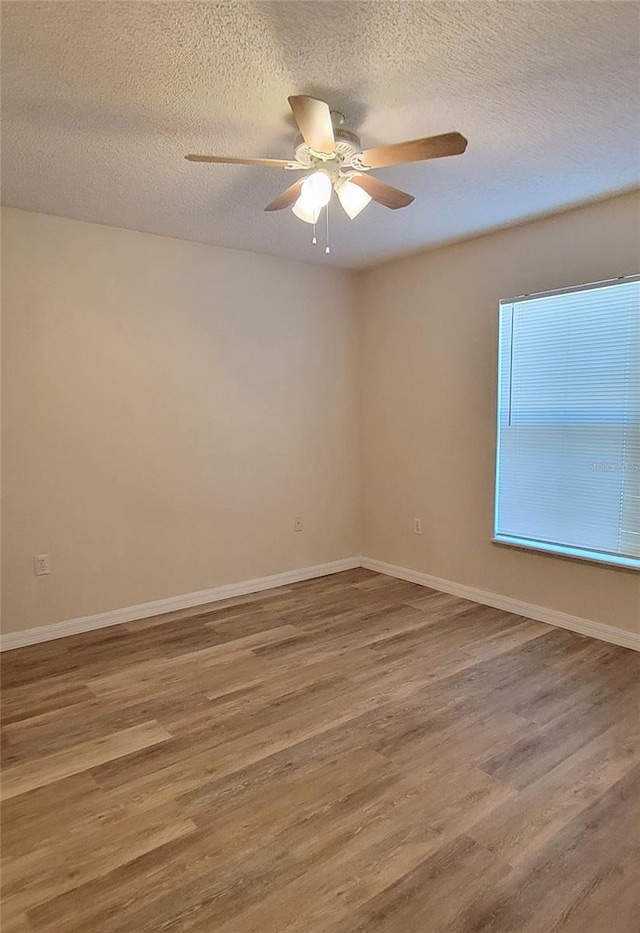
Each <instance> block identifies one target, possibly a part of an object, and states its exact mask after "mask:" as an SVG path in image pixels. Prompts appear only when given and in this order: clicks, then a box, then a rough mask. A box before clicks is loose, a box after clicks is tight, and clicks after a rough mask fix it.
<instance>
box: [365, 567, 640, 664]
mask: <svg viewBox="0 0 640 933" xmlns="http://www.w3.org/2000/svg"><path fill="white" fill-rule="evenodd" d="M360 563H361V566H362V567H366V568H367V570H375V571H376V572H377V573H384V574H386V575H387V576H389V577H398V579H400V580H408V581H409V582H411V583H418V584H420V586H429V587H431V589H433V590H440V591H441V592H443V593H451V595H452V596H460V597H462V598H463V599H471V600H473V602H475V603H481V604H482V605H483V606H492V607H493V608H494V609H504V610H505V612H513V613H514V614H515V615H519V616H525V617H526V618H527V619H535V620H536V621H537V622H547V623H548V624H549V625H556V626H558V627H559V628H566V629H569V630H570V631H572V632H578V633H579V634H580V635H589V636H590V637H591V638H599V639H600V640H601V641H608V642H610V643H611V644H613V645H620V646H621V647H623V648H633V649H634V651H640V633H639V634H636V633H635V632H628V631H626V630H625V629H621V628H615V626H613V625H605V624H604V623H602V622H592V621H591V620H590V619H582V618H580V616H573V615H569V613H567V612H560V611H559V610H558V609H548V608H546V607H545V606H536V605H534V604H533V603H525V602H522V601H521V600H519V599H512V598H511V597H510V596H500V595H499V594H498V593H489V592H487V590H479V589H477V588H476V587H475V586H465V584H463V583H453V582H452V581H451V580H441V579H440V578H439V577H431V576H429V574H427V573H420V571H418V570H408V569H407V568H406V567H396V566H395V564H386V563H384V561H381V560H372V559H371V558H369V557H363V558H361V561H360Z"/></svg>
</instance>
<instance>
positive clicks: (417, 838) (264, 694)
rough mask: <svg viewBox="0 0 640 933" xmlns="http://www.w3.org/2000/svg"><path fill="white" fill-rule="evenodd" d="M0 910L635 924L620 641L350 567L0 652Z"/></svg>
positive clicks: (466, 927)
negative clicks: (0, 802) (617, 643)
mask: <svg viewBox="0 0 640 933" xmlns="http://www.w3.org/2000/svg"><path fill="white" fill-rule="evenodd" d="M2 673H3V704H2V717H3V730H2V751H3V781H2V796H3V811H2V857H3V869H2V888H3V908H2V909H3V914H2V916H3V926H2V930H3V931H4V933H53V931H56V933H61V931H62V933H89V931H90V933H125V931H126V933H159V931H167V930H170V931H181V933H182V931H184V933H187V931H188V933H211V931H220V933H254V931H255V933H294V931H295V933H320V931H322V933H328V931H332V933H364V931H366V933H441V931H455V933H472V931H473V933H515V931H522V933H551V931H563V933H600V931H604V930H609V929H611V930H614V929H615V931H616V933H636V931H637V930H638V917H639V915H640V890H639V889H638V877H639V873H640V715H639V713H640V708H639V705H638V687H639V684H640V655H638V654H636V653H634V652H632V651H629V650H626V649H624V648H618V647H614V646H613V645H608V644H604V643H602V642H598V641H594V640H591V639H588V638H584V637H582V636H579V635H575V634H573V633H570V632H567V631H563V630H560V629H554V628H552V627H550V626H547V625H543V624H541V623H539V622H533V621H529V620H526V619H523V618H521V617H519V616H514V615H510V614H508V613H504V612H500V611H498V610H493V609H488V608H486V607H482V606H479V605H476V604H474V603H470V602H467V601H465V600H461V599H457V598H455V597H452V596H448V595H446V594H442V593H437V592H435V591H431V590H428V589H425V588H424V587H419V586H416V585H414V584H410V583H404V582H401V581H398V580H393V579H391V578H389V577H384V576H380V575H378V574H374V573H371V572H369V571H366V570H355V571H348V572H346V573H342V574H336V575H335V576H332V577H325V578H323V579H319V580H314V581H309V582H306V583H300V584H296V585H294V586H289V587H283V588H281V589H279V590H271V591H268V592H265V593H261V594H257V595H254V596H251V597H242V598H238V599H232V600H227V601H226V602H225V603H215V604H213V605H211V606H207V607H199V608H198V609H195V610H189V611H184V612H180V613H173V614H172V615H170V616H164V617H159V618H156V619H148V620H144V621H141V622H137V623H132V624H129V625H122V626H116V627H113V628H109V629H103V630H101V631H97V632H93V633H89V634H86V635H80V636H74V637H71V638H67V639H63V640H60V641H57V642H49V643H47V644H42V645H38V646H34V647H30V648H23V649H19V650H16V651H11V652H8V653H6V654H4V655H3V657H2Z"/></svg>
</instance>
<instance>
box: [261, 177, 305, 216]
mask: <svg viewBox="0 0 640 933" xmlns="http://www.w3.org/2000/svg"><path fill="white" fill-rule="evenodd" d="M301 189H302V181H296V182H294V183H293V184H292V185H289V187H288V188H287V189H286V191H283V192H282V194H279V195H278V197H277V198H276V199H275V201H272V202H271V204H267V206H266V207H265V211H283V210H284V209H285V207H291V205H292V204H293V203H294V202H295V201H297V200H298V198H299V197H300V190H301Z"/></svg>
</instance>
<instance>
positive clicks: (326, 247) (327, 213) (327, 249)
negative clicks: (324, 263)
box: [324, 204, 331, 256]
mask: <svg viewBox="0 0 640 933" xmlns="http://www.w3.org/2000/svg"><path fill="white" fill-rule="evenodd" d="M325 216H326V221H327V226H326V231H327V232H326V236H327V245H326V246H325V248H324V251H325V253H326V255H327V256H328V255H329V253H330V252H331V247H330V246H329V205H328V204H327V207H326V213H325Z"/></svg>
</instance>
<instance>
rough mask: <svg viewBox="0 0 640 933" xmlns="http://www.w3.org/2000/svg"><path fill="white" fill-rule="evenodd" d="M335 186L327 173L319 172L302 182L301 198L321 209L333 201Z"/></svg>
mask: <svg viewBox="0 0 640 933" xmlns="http://www.w3.org/2000/svg"><path fill="white" fill-rule="evenodd" d="M332 191H333V185H332V184H331V179H330V178H329V176H328V175H327V173H326V172H323V171H317V172H314V173H313V175H309V177H308V178H305V180H304V181H303V182H302V194H301V196H302V197H303V198H304V199H305V201H307V202H309V203H311V204H313V205H314V206H315V207H318V208H321V207H324V206H325V204H328V203H329V201H330V200H331V192H332Z"/></svg>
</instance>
